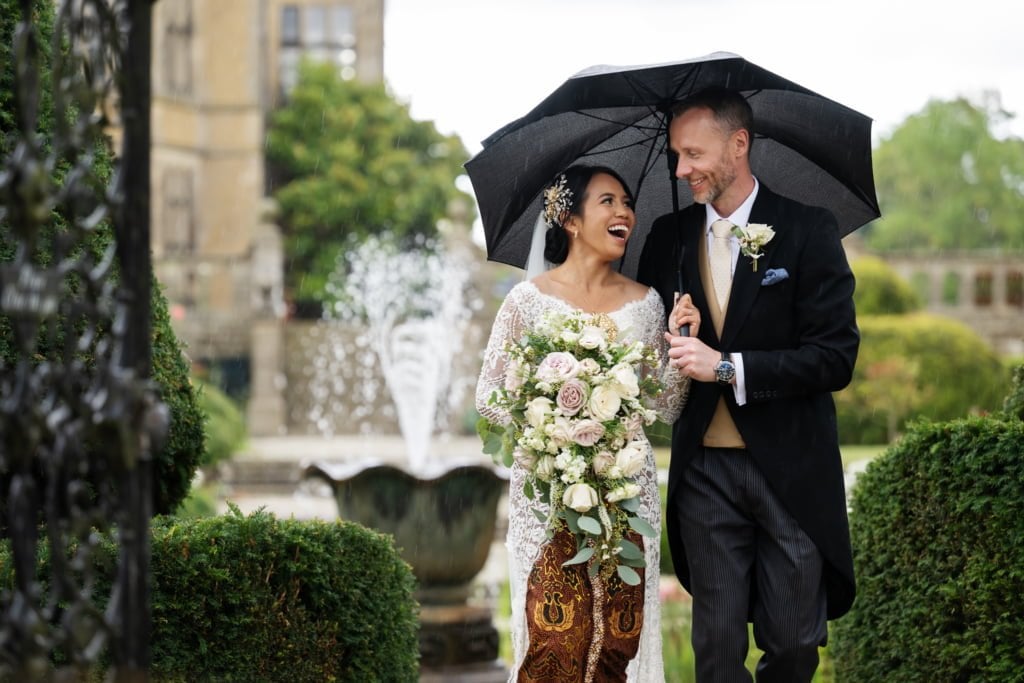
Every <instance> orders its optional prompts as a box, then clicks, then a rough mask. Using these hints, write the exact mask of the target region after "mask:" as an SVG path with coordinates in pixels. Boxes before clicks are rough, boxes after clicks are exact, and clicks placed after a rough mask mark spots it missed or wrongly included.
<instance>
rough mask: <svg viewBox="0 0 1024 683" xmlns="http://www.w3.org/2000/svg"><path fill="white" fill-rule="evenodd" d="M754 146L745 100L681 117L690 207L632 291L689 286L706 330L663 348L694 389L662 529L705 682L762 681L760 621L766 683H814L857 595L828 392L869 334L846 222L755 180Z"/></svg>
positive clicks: (657, 239) (676, 145) (694, 107)
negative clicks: (829, 626)
mask: <svg viewBox="0 0 1024 683" xmlns="http://www.w3.org/2000/svg"><path fill="white" fill-rule="evenodd" d="M752 141H753V115H752V113H751V109H750V106H749V105H748V104H747V102H746V100H745V99H744V98H743V97H742V95H740V94H739V93H736V92H733V91H729V90H723V89H713V90H706V91H702V92H701V93H698V94H696V95H695V96H693V97H691V98H689V99H688V100H686V101H684V102H682V103H680V104H678V105H677V106H676V108H675V109H674V111H673V118H672V121H671V124H670V126H669V146H670V149H671V151H672V153H673V155H675V156H677V157H678V159H677V165H676V170H675V173H676V176H677V177H678V178H679V179H680V180H682V181H686V182H688V183H689V185H690V189H691V191H692V193H693V198H694V201H695V203H694V204H692V205H690V206H688V207H686V208H685V209H683V210H682V211H680V212H679V213H678V214H673V215H667V216H662V217H661V218H659V219H658V220H657V221H655V223H654V225H653V226H652V229H651V233H650V235H649V237H648V238H647V241H646V243H645V244H644V249H643V252H642V254H641V257H640V265H639V272H638V279H639V280H640V281H641V282H643V283H645V284H648V285H651V286H654V287H655V288H656V289H657V290H658V291H659V292H660V294H661V296H662V298H663V300H664V302H665V307H666V310H671V304H672V297H673V294H674V292H675V291H677V290H678V289H679V287H680V284H679V283H681V284H682V287H683V288H684V289H685V291H686V292H689V293H690V294H691V295H692V296H693V300H694V303H695V304H696V305H697V307H698V308H699V309H700V313H701V318H702V319H703V320H704V321H706V322H705V324H704V325H701V326H700V330H699V336H698V337H696V338H689V337H681V336H675V337H673V338H672V339H671V349H670V352H669V355H670V356H671V359H672V360H671V362H672V363H673V364H674V365H677V366H678V367H679V368H681V370H682V371H683V372H685V373H686V374H688V375H690V376H691V377H692V378H693V380H694V382H693V384H692V385H691V390H690V397H689V400H688V402H687V405H686V408H685V410H684V412H683V414H682V416H681V417H680V418H679V420H678V421H677V422H676V424H675V426H674V428H673V432H672V460H671V466H670V468H669V486H668V501H667V508H668V512H667V526H668V535H669V542H670V546H671V550H672V559H673V561H674V563H675V569H676V573H677V574H678V576H679V579H680V581H681V582H682V584H683V586H685V587H686V589H687V590H688V591H689V592H690V594H691V595H692V596H693V649H694V653H695V655H696V668H697V680H698V681H701V682H710V681H727V682H729V683H731V682H733V681H750V674H749V673H748V672H747V670H746V668H745V667H744V660H745V658H746V655H747V642H748V640H747V639H748V636H747V622H748V621H751V622H753V625H754V638H755V641H756V643H757V646H758V647H759V648H761V649H762V650H764V656H763V657H762V658H761V659H760V661H759V662H758V665H757V680H758V681H759V682H762V683H763V682H768V681H778V682H780V683H794V682H797V681H810V680H811V678H812V677H813V675H814V672H815V670H816V668H817V666H818V646H819V645H823V644H824V643H825V640H826V636H827V631H826V623H827V619H833V618H836V617H839V616H841V615H843V614H844V613H846V612H847V610H849V608H850V605H851V604H852V602H853V597H854V579H853V562H852V557H851V555H852V553H851V550H850V535H849V527H848V523H847V517H846V501H845V493H844V486H843V471H842V463H841V461H840V457H839V446H838V439H837V434H836V415H835V406H834V404H833V402H832V396H831V392H834V391H838V390H840V389H842V388H843V387H845V386H846V385H847V384H848V383H849V381H850V377H851V375H852V373H853V366H854V362H855V361H856V358H857V348H858V346H859V342H860V336H859V333H858V330H857V325H856V320H855V316H854V307H853V298H852V297H853V289H854V280H853V275H852V274H851V272H850V268H849V265H848V264H847V261H846V255H845V253H844V251H843V248H842V245H841V243H840V238H839V233H838V228H837V225H836V221H835V218H834V217H833V215H832V214H831V213H830V212H828V211H826V210H824V209H821V208H816V207H811V206H805V205H803V204H799V203H797V202H795V201H793V200H790V199H787V198H785V197H782V196H779V195H777V194H775V193H774V192H772V190H771V189H770V188H769V187H767V186H766V185H764V184H762V183H760V182H759V181H758V180H757V178H755V177H754V176H753V175H752V173H751V170H750V163H749V153H750V145H751V143H752ZM725 221H727V222H725ZM756 224H764V225H767V226H769V227H770V228H771V232H773V233H774V234H773V235H772V236H771V238H770V239H769V241H767V242H766V243H763V245H761V246H757V245H755V246H754V247H753V248H750V247H749V246H747V245H742V244H741V240H739V239H738V238H737V236H736V235H735V234H734V233H733V226H740V227H745V228H747V231H748V234H753V233H754V232H756V231H757V229H756V228H755V229H754V230H753V231H751V229H750V227H749V226H751V225H756ZM762 231H763V230H762ZM680 269H681V270H680ZM707 322H710V323H711V324H707Z"/></svg>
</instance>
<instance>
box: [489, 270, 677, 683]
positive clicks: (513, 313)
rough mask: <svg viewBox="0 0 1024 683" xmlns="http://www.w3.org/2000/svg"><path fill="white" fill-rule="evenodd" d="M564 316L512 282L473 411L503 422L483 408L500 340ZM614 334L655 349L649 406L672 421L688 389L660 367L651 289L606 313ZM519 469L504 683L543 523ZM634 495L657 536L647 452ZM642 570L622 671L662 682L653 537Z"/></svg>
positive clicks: (511, 525) (519, 653)
mask: <svg viewBox="0 0 1024 683" xmlns="http://www.w3.org/2000/svg"><path fill="white" fill-rule="evenodd" d="M552 308H554V309H557V310H562V311H565V312H567V313H568V312H572V311H575V310H577V309H576V308H575V307H573V306H572V305H570V304H569V303H567V302H566V301H564V300H562V299H559V298H557V297H554V296H550V295H548V294H544V293H543V292H541V291H540V290H539V289H537V287H536V286H535V285H534V284H533V283H532V282H529V281H526V282H521V283H519V284H517V285H516V286H515V287H513V288H512V290H511V291H510V292H509V294H508V296H507V297H506V298H505V301H504V302H503V303H502V305H501V308H500V309H499V310H498V314H497V316H496V317H495V320H494V326H493V328H492V329H491V336H490V339H489V341H488V344H487V349H486V351H485V353H484V361H483V367H482V369H481V371H480V379H479V382H478V383H477V387H476V406H477V410H479V411H480V414H481V415H483V416H484V417H486V418H487V419H488V420H490V421H491V422H496V423H501V424H507V423H508V420H509V416H508V415H507V414H502V413H501V412H499V411H498V410H497V409H496V408H495V407H494V406H492V405H488V399H489V398H490V396H491V394H492V393H493V392H494V391H495V390H496V389H498V388H500V387H501V386H503V384H504V378H505V363H506V356H505V353H504V352H503V348H504V345H505V342H506V341H509V340H513V341H514V340H518V339H519V338H520V337H521V335H522V333H523V331H524V330H526V329H530V328H531V327H533V326H534V325H535V324H536V323H537V322H538V321H539V320H540V318H541V315H542V314H543V313H544V312H545V311H547V310H549V309H552ZM607 315H609V317H611V318H612V320H613V321H614V322H615V324H616V325H617V326H618V328H619V330H620V336H621V337H622V338H624V339H626V340H629V341H633V340H636V339H642V340H643V341H644V342H645V343H647V344H650V345H652V346H654V347H655V348H657V349H658V351H659V357H660V358H661V359H662V360H663V365H662V367H661V368H659V369H658V372H659V373H660V374H661V379H662V381H663V383H664V385H665V391H664V392H663V393H662V395H661V397H660V398H659V402H658V405H657V406H654V408H655V409H656V410H657V412H658V417H659V419H660V420H662V421H663V422H666V423H668V424H671V423H673V422H674V421H675V420H676V418H677V417H678V416H679V413H680V412H681V411H682V408H683V404H684V403H685V400H686V394H687V393H688V390H689V380H688V379H683V378H681V377H680V376H679V375H678V373H677V372H676V370H675V369H674V368H672V367H671V366H668V365H667V364H665V363H664V360H665V359H666V358H667V355H666V353H667V345H666V343H665V340H664V335H663V333H664V330H665V309H664V307H663V305H662V301H661V298H660V297H659V296H658V294H657V292H655V290H653V289H650V290H648V292H647V294H646V296H644V297H643V298H642V299H637V300H635V301H631V302H629V303H627V304H626V305H624V306H623V307H622V308H620V309H619V310H617V311H615V312H612V313H608V314H607ZM524 476H525V472H524V471H523V469H522V468H520V467H519V466H518V465H515V464H513V466H512V476H511V481H510V484H509V513H508V514H509V520H508V537H507V539H506V544H507V548H508V558H509V583H510V589H511V596H512V624H511V631H512V647H513V651H514V662H513V666H512V671H511V675H510V677H509V680H510V681H515V680H516V678H517V676H518V672H519V668H520V666H521V665H522V663H523V659H524V657H525V656H526V653H527V649H528V645H529V642H528V641H529V633H528V630H527V623H526V614H525V607H526V592H527V591H526V587H527V580H528V578H529V574H530V570H531V568H532V567H533V566H534V563H535V562H536V561H537V559H538V557H539V555H540V553H541V549H542V547H543V546H544V544H545V542H546V537H545V525H544V523H543V522H542V521H540V520H539V519H538V518H537V516H535V515H534V514H533V513H532V512H531V511H530V507H528V505H527V503H529V504H530V505H531V506H535V507H536V506H537V505H539V503H537V502H535V501H528V500H527V499H526V497H525V495H524V494H523V478H524ZM637 483H638V484H639V485H640V487H641V489H642V492H641V494H640V501H641V504H640V511H639V514H640V515H641V516H642V517H643V518H644V519H646V520H648V521H649V522H651V524H652V525H653V526H654V528H655V529H656V530H657V531H658V532H659V533H660V531H661V507H660V505H659V500H658V498H659V493H658V475H657V468H656V465H655V462H654V452H653V450H651V449H650V448H648V452H647V463H646V466H645V467H644V469H643V470H642V472H641V473H640V474H639V475H638V476H637ZM644 554H645V559H646V563H647V567H648V568H649V569H650V571H647V572H645V579H644V605H643V626H642V630H641V633H640V642H639V649H638V651H637V654H636V657H635V658H633V659H632V660H631V661H630V662H629V664H628V666H627V671H626V673H627V679H628V680H629V681H638V682H640V683H656V682H660V681H664V678H665V676H664V667H663V664H662V657H661V618H660V603H659V596H658V583H659V572H658V566H659V561H660V555H661V553H660V544H659V542H658V540H657V539H652V540H650V541H645V542H644Z"/></svg>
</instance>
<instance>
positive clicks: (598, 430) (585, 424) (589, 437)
mask: <svg viewBox="0 0 1024 683" xmlns="http://www.w3.org/2000/svg"><path fill="white" fill-rule="evenodd" d="M602 436H604V425H603V424H601V423H600V422H598V421H597V420H580V421H579V422H577V423H576V424H574V425H573V426H572V440H573V441H575V442H576V443H578V444H579V445H581V446H583V447H584V448H586V447H588V446H593V445H594V444H595V443H597V442H598V440H599V439H600V438H601V437H602Z"/></svg>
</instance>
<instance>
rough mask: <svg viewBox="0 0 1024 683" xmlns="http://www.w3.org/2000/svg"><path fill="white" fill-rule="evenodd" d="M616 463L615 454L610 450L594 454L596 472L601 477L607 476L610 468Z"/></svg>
mask: <svg viewBox="0 0 1024 683" xmlns="http://www.w3.org/2000/svg"><path fill="white" fill-rule="evenodd" d="M614 464H615V456H614V455H612V454H611V453H609V452H608V451H601V452H600V453H598V454H597V455H595V456H594V474H596V475H597V476H599V477H603V476H605V473H606V472H607V471H608V468H609V467H611V466H612V465H614Z"/></svg>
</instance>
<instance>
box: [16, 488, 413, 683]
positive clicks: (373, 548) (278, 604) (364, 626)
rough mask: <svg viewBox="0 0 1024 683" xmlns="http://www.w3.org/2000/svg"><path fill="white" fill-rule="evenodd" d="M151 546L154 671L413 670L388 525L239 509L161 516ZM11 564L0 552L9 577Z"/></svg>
mask: <svg viewBox="0 0 1024 683" xmlns="http://www.w3.org/2000/svg"><path fill="white" fill-rule="evenodd" d="M152 548H153V553H152V560H151V572H152V574H151V577H152V579H151V581H152V583H151V585H152V599H151V603H152V614H153V633H152V639H151V645H152V666H151V671H150V673H151V679H152V680H153V681H155V682H160V683H186V682H187V683H194V682H196V681H200V682H214V681H216V682H217V683H235V682H237V683H253V682H255V681H335V682H336V683H344V682H350V683H368V682H373V681H380V682H391V681H395V682H401V683H406V682H411V681H416V680H417V677H418V663H417V658H418V643H417V614H416V603H415V602H414V600H413V588H414V579H413V575H412V570H411V568H410V567H409V565H407V564H406V563H405V562H403V561H402V560H401V558H400V557H399V555H398V553H397V552H396V551H395V549H394V545H393V543H392V541H391V539H390V538H389V537H387V536H384V535H382V534H378V533H377V532H374V531H370V530H368V529H366V528H364V527H362V526H359V525H357V524H352V523H348V522H340V521H338V522H321V521H298V520H294V519H291V520H278V519H276V518H275V517H274V516H273V515H271V514H270V513H268V512H265V511H258V512H255V513H253V514H251V515H248V516H243V515H242V514H241V513H240V512H239V511H238V509H237V508H233V509H232V511H231V512H230V513H229V514H226V515H221V516H218V517H213V518H208V519H200V520H183V519H180V518H174V517H159V518H156V519H155V520H154V522H153V525H152ZM116 552H117V549H116V547H115V545H114V542H113V540H111V539H110V537H105V539H104V541H103V542H102V544H101V547H100V549H99V552H98V553H97V556H96V565H97V566H99V567H103V568H104V570H103V572H102V573H101V575H100V576H99V577H98V579H97V583H96V594H97V595H99V596H107V595H109V594H110V582H111V578H112V575H113V574H114V572H113V565H114V560H115V557H116ZM9 564H10V563H9V562H8V561H6V558H5V557H3V556H0V581H3V584H2V585H5V586H9V585H10V582H11V576H10V570H9V569H5V568H6V567H9ZM45 571H46V568H45V566H44V567H43V568H42V570H41V572H42V573H44V574H45ZM104 674H105V672H104V671H102V670H100V671H96V672H94V673H93V677H92V680H97V681H98V680H100V679H101V678H102V676H103V675H104Z"/></svg>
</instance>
